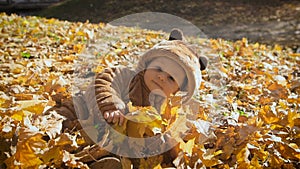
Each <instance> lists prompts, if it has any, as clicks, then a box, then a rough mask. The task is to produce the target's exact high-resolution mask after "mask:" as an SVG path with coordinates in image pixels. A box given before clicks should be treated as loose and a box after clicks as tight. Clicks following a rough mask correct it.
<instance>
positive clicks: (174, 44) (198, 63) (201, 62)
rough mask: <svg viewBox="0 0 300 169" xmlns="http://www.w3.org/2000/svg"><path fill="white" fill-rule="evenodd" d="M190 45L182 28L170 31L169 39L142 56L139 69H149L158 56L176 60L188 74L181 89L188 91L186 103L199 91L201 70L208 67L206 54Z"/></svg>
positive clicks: (184, 99) (184, 97)
mask: <svg viewBox="0 0 300 169" xmlns="http://www.w3.org/2000/svg"><path fill="white" fill-rule="evenodd" d="M189 46H190V45H189V44H188V43H186V42H185V39H184V37H183V34H182V32H181V30H179V29H173V30H172V32H171V33H170V36H169V40H164V41H162V42H160V43H158V44H156V45H155V46H154V47H153V48H152V49H150V50H149V51H147V52H146V53H145V54H143V55H142V56H141V59H140V61H139V63H138V66H137V71H143V70H145V69H147V66H148V65H149V63H150V62H151V61H153V60H154V59H156V58H158V57H167V58H169V59H171V60H174V61H176V62H177V63H178V64H179V65H180V66H181V67H182V68H183V69H184V71H185V73H186V76H187V82H186V83H185V84H184V85H183V86H181V91H183V92H187V94H186V95H185V96H183V101H182V102H183V103H186V102H188V101H189V100H190V99H191V98H192V97H193V95H194V94H196V93H197V91H198V89H199V87H200V84H201V80H202V75H201V71H202V70H204V69H205V68H206V66H207V62H208V61H207V58H206V57H205V56H199V55H198V54H197V53H196V52H195V51H194V50H193V49H192V48H191V47H189ZM166 66H167V65H166Z"/></svg>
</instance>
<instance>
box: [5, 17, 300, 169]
mask: <svg viewBox="0 0 300 169" xmlns="http://www.w3.org/2000/svg"><path fill="white" fill-rule="evenodd" d="M0 17H1V18H0V31H1V34H0V36H1V38H0V44H1V45H0V46H1V47H0V56H1V57H0V62H1V65H0V79H1V81H0V89H1V91H0V107H1V108H0V120H1V122H0V133H1V134H0V152H1V154H0V168H5V167H6V168H61V167H69V168H88V167H89V166H88V164H87V163H85V161H88V160H87V159H91V157H90V156H88V154H87V153H85V152H86V150H89V149H90V148H91V147H93V146H94V145H92V144H90V143H87V138H85V137H84V135H82V133H80V132H78V131H76V130H68V131H62V122H63V120H64V119H65V117H63V116H61V115H59V114H57V113H56V112H55V111H52V112H51V113H48V114H45V112H46V110H47V109H49V108H51V107H53V106H55V104H56V103H55V101H54V100H55V98H54V97H55V96H57V94H59V93H60V94H63V95H64V96H65V97H68V96H71V95H72V91H77V90H79V89H82V88H84V87H85V85H86V84H87V83H88V80H89V79H90V77H92V76H93V75H94V74H95V73H97V72H101V71H102V70H103V68H105V67H107V66H127V67H134V63H135V62H136V60H137V59H138V57H139V55H140V54H142V53H143V52H144V51H146V50H147V49H150V48H151V47H152V46H153V45H154V44H156V43H158V42H159V41H161V40H162V39H166V37H167V36H168V35H167V34H166V33H164V32H156V31H151V30H143V29H138V28H126V27H112V26H109V25H106V24H103V23H100V24H90V23H80V22H78V23H74V22H66V21H59V20H56V19H44V18H38V17H20V16H17V15H10V16H8V15H6V14H4V13H2V14H0ZM188 40H189V41H190V42H191V43H193V44H195V45H197V48H198V50H199V52H202V53H203V54H205V55H206V56H207V57H208V58H209V60H210V65H209V67H208V69H207V70H206V71H203V82H202V85H201V87H200V89H199V95H198V96H196V99H198V101H199V102H200V103H201V105H202V106H201V108H200V110H199V113H198V114H196V119H193V120H190V119H188V118H186V119H185V120H186V123H185V125H184V126H182V127H188V128H189V132H188V134H187V135H186V136H185V138H182V139H181V140H180V139H179V140H177V141H178V142H179V144H178V146H177V147H176V154H175V155H176V159H175V160H174V161H171V163H172V165H173V166H175V167H177V168H189V167H190V168H201V167H202V168H209V167H212V168H251V167H252V168H299V165H300V164H299V161H300V148H299V146H300V128H299V127H300V107H299V106H300V98H299V93H300V81H299V78H300V77H299V76H300V75H299V74H300V68H299V67H300V66H299V63H300V54H299V53H293V51H292V50H291V49H289V48H285V47H282V46H279V45H273V46H267V45H264V44H259V43H255V44H251V43H248V41H247V39H245V38H244V39H241V40H238V41H235V42H230V41H225V40H222V39H195V38H188ZM74 79H76V80H75V81H74ZM181 111H182V110H181ZM166 112H169V113H171V114H172V113H174V112H175V113H174V114H175V116H174V119H173V120H171V122H170V123H169V124H168V123H164V125H172V121H173V122H174V123H176V120H177V119H178V117H179V116H176V112H178V110H177V109H176V110H167V109H165V112H163V113H162V115H163V118H166V114H167V113H166ZM149 126H150V127H149ZM166 127H168V126H166ZM144 128H148V129H150V130H152V132H154V130H153V127H152V128H151V125H148V126H147V125H146V126H144ZM123 130H124V133H127V134H129V133H134V132H135V131H132V130H134V127H131V128H129V127H128V128H123ZM156 131H157V126H156ZM161 131H163V128H161ZM90 152H91V151H90ZM161 159H162V158H161V156H160V155H156V156H153V157H150V158H143V159H139V160H140V163H139V164H140V166H139V167H140V168H163V167H165V166H167V164H165V163H164V162H163V161H162V160H161ZM92 160H93V159H92ZM122 164H123V165H124V167H128V166H130V161H128V159H126V158H124V159H123V161H122Z"/></svg>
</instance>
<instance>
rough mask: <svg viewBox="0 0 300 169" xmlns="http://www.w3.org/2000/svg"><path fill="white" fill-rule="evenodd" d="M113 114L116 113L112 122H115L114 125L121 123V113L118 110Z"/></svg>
mask: <svg viewBox="0 0 300 169" xmlns="http://www.w3.org/2000/svg"><path fill="white" fill-rule="evenodd" d="M112 113H114V117H113V119H112V122H113V123H117V122H118V121H119V118H120V113H119V111H118V110H117V111H114V112H112Z"/></svg>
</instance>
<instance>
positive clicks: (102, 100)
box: [85, 68, 133, 113]
mask: <svg viewBox="0 0 300 169" xmlns="http://www.w3.org/2000/svg"><path fill="white" fill-rule="evenodd" d="M132 74H133V71H132V70H130V69H127V68H123V69H118V68H107V69H105V70H104V71H103V72H102V73H100V74H97V75H96V77H95V83H94V84H92V85H90V87H89V88H88V90H87V92H86V94H85V95H86V100H87V101H88V102H90V101H92V100H94V103H92V102H91V103H88V104H89V106H88V107H89V110H90V112H95V110H96V111H97V109H99V110H100V112H101V113H104V112H105V111H109V110H121V111H124V110H125V109H126V100H127V99H126V98H127V97H128V87H129V83H130V80H131V77H132ZM98 112H99V111H98Z"/></svg>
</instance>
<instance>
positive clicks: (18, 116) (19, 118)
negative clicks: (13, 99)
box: [10, 110, 24, 121]
mask: <svg viewBox="0 0 300 169" xmlns="http://www.w3.org/2000/svg"><path fill="white" fill-rule="evenodd" d="M10 117H11V118H12V119H15V120H17V121H22V120H23V117H24V112H23V111H22V110H17V111H14V112H13V115H12V116H10Z"/></svg>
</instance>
